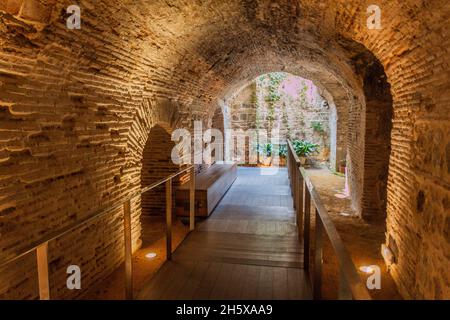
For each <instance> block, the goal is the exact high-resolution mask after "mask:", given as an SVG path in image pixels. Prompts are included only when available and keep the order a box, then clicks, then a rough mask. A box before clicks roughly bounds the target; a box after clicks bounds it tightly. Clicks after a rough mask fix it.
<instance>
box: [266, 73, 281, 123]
mask: <svg viewBox="0 0 450 320" xmlns="http://www.w3.org/2000/svg"><path fill="white" fill-rule="evenodd" d="M286 77H287V74H286V73H283V72H274V73H269V74H267V75H266V76H265V77H263V79H262V80H263V81H264V80H266V79H267V95H266V97H265V100H266V102H267V104H268V115H267V120H268V121H269V128H270V129H271V128H272V126H273V121H274V120H275V110H276V104H277V102H279V101H280V99H281V94H280V90H279V89H280V84H281V83H282V82H283V80H285V79H286ZM264 78H266V79H264Z"/></svg>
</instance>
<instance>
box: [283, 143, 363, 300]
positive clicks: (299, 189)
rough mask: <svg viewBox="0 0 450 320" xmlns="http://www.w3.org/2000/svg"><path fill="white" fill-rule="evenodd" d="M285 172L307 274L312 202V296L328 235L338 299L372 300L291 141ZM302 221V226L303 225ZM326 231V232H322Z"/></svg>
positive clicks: (317, 288)
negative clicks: (336, 270) (335, 265)
mask: <svg viewBox="0 0 450 320" xmlns="http://www.w3.org/2000/svg"><path fill="white" fill-rule="evenodd" d="M287 166H288V172H289V177H290V183H291V187H293V188H295V190H294V192H293V194H294V203H295V204H296V211H297V224H298V228H299V230H300V234H301V233H302V232H301V231H302V229H303V246H304V254H303V256H304V268H305V270H306V271H307V272H308V274H310V252H311V250H310V231H311V200H312V203H313V204H314V207H315V214H316V220H315V221H316V227H315V235H314V236H315V250H314V269H313V270H312V277H308V278H309V279H310V281H311V287H312V289H313V296H314V298H315V299H320V298H321V285H322V265H323V261H322V249H323V234H324V233H325V234H326V235H327V236H328V239H329V240H330V242H331V246H332V248H333V250H334V252H335V254H336V256H337V260H338V263H339V270H340V277H339V278H340V281H339V298H340V299H358V300H371V296H370V294H369V292H368V290H367V288H366V286H365V285H364V283H363V282H362V280H361V278H360V277H359V275H358V272H357V270H356V267H355V265H354V263H353V261H352V259H351V256H350V254H349V252H348V250H347V249H346V247H345V245H344V242H343V241H342V239H341V237H340V236H339V233H338V231H337V229H336V226H335V225H334V223H333V221H332V220H331V217H330V215H329V214H328V211H327V209H326V208H325V206H324V205H323V203H322V200H321V198H320V195H319V193H318V192H317V191H316V189H315V187H314V185H313V183H312V182H311V179H310V177H309V175H308V173H307V172H306V170H305V169H304V168H303V167H301V166H300V161H299V159H298V157H297V155H296V153H295V150H294V148H293V145H292V143H291V141H289V140H288V161H287ZM303 221H304V223H303ZM324 231H325V232H324Z"/></svg>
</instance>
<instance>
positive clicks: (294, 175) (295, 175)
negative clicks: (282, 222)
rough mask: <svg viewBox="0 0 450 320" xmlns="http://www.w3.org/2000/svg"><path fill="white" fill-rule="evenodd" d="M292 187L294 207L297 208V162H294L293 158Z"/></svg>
mask: <svg viewBox="0 0 450 320" xmlns="http://www.w3.org/2000/svg"><path fill="white" fill-rule="evenodd" d="M292 187H293V188H294V209H298V203H297V198H298V197H297V194H298V188H297V163H296V162H295V160H294V166H293V167H292Z"/></svg>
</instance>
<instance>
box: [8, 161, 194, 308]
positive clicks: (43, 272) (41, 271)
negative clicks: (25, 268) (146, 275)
mask: <svg viewBox="0 0 450 320" xmlns="http://www.w3.org/2000/svg"><path fill="white" fill-rule="evenodd" d="M187 171H190V231H192V230H194V227H195V219H194V217H195V216H194V208H195V207H194V199H195V166H194V165H190V166H188V167H186V168H184V169H182V170H179V171H177V172H175V173H173V174H171V175H169V176H167V177H165V178H163V179H161V180H158V181H156V182H154V183H152V184H151V185H149V186H147V187H144V188H142V189H140V190H139V191H137V192H134V193H133V194H131V195H128V196H126V197H125V199H126V200H124V201H122V202H120V203H119V204H115V205H112V206H109V207H107V208H103V209H99V210H96V211H94V213H93V214H90V215H89V216H87V217H85V218H82V219H80V220H79V221H76V222H75V223H73V224H71V225H69V226H66V227H64V228H61V229H59V230H57V231H54V232H51V233H50V234H48V235H46V236H44V237H42V238H41V239H39V240H37V241H35V242H33V243H32V244H31V245H29V246H28V247H27V248H26V249H23V250H22V251H20V252H19V253H17V254H16V255H15V256H14V257H11V258H8V259H6V260H4V261H3V262H1V263H0V268H3V267H5V266H6V265H9V264H10V263H12V262H14V261H17V260H18V259H20V258H22V257H24V256H26V255H28V254H30V253H32V252H33V251H35V250H36V252H37V262H38V263H37V267H38V277H39V292H40V298H41V300H48V299H49V298H50V293H49V291H50V289H49V282H48V257H47V256H48V243H49V242H50V241H53V240H56V239H58V238H60V237H62V236H64V235H66V234H68V233H70V232H71V231H73V230H74V229H77V228H79V227H81V226H84V225H87V224H90V223H91V222H92V221H94V220H97V219H99V218H101V217H102V216H104V215H106V214H107V213H110V212H111V211H114V210H118V209H119V208H123V209H124V224H125V230H124V232H125V247H126V250H125V251H126V254H125V256H126V257H125V260H126V261H125V264H126V270H127V271H126V273H127V275H126V284H127V286H126V287H127V288H126V296H127V298H132V284H131V281H132V278H131V276H132V275H131V273H132V270H131V223H130V222H131V200H132V199H134V198H136V197H138V196H141V195H142V194H144V193H146V192H148V191H150V190H152V189H154V188H156V187H158V186H160V185H162V184H163V183H166V186H169V188H170V190H171V189H172V187H171V186H172V179H173V178H175V177H177V176H179V175H180V174H183V173H185V172H187ZM168 198H169V197H168V194H166V213H167V215H168V214H169V212H170V213H171V207H172V199H171V197H170V199H168ZM169 209H170V210H169ZM167 222H168V225H167V229H168V230H170V231H171V225H170V226H169V222H170V223H171V220H170V221H169V219H168V218H167ZM167 244H168V247H167V257H168V259H169V260H170V258H171V232H170V233H169V232H168V233H167ZM127 255H128V256H127Z"/></svg>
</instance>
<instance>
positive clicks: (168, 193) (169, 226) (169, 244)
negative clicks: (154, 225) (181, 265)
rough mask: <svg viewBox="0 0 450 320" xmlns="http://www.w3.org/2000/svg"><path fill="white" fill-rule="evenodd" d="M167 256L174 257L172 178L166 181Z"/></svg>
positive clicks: (169, 258)
mask: <svg viewBox="0 0 450 320" xmlns="http://www.w3.org/2000/svg"><path fill="white" fill-rule="evenodd" d="M166 257H167V260H171V259H172V179H169V180H167V181H166Z"/></svg>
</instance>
